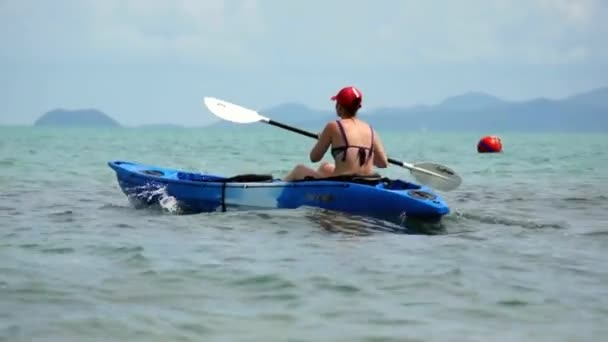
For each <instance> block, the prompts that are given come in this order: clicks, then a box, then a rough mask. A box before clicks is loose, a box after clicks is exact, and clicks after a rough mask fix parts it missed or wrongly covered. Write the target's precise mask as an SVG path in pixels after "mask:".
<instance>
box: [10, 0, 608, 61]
mask: <svg viewBox="0 0 608 342" xmlns="http://www.w3.org/2000/svg"><path fill="white" fill-rule="evenodd" d="M607 15H608V4H607V2H606V1H602V0H530V1H511V0H495V1H482V0H469V1H458V2H456V1H450V2H448V1H438V0H429V1H424V2H423V1H406V0H383V1H382V2H377V3H374V2H370V1H367V0H350V1H338V0H336V1H329V2H328V1H324V0H309V1H307V2H295V1H259V0H234V1H226V0H175V1H171V0H166V1H162V0H104V1H98V0H81V1H69V0H56V1H52V2H51V1H37V2H33V1H31V2H30V1H19V0H6V1H3V2H0V20H1V21H2V22H3V23H4V27H5V28H6V29H3V30H2V32H0V43H1V44H2V46H3V47H4V48H3V49H2V52H0V54H1V55H0V57H4V58H5V59H10V60H13V61H22V60H24V59H25V60H29V61H34V62H49V61H50V62H63V63H91V64H94V63H100V62H103V63H155V62H173V63H175V62H177V63H188V64H199V65H207V66H226V67H227V66H230V67H239V66H240V67H243V68H255V67H266V68H281V67H284V68H292V69H293V68H302V69H306V68H308V67H310V66H311V65H314V66H315V67H318V68H321V69H323V68H359V67H365V68H375V67H385V68H394V67H399V66H416V65H428V64H435V65H440V64H455V65H460V64H475V63H486V64H529V65H540V64H555V65H560V64H571V63H589V62H602V61H604V60H605V59H606V57H608V48H607V47H606V44H605V43H604V40H605V36H606V35H607V34H608V28H607V26H606V25H607V24H606V21H605V20H604V18H605V17H607Z"/></svg>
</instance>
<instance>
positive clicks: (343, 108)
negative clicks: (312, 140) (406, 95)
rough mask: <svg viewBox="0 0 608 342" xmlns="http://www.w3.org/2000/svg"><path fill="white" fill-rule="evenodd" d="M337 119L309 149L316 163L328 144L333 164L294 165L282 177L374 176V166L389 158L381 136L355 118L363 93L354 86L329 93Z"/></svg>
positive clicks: (312, 159) (328, 124)
mask: <svg viewBox="0 0 608 342" xmlns="http://www.w3.org/2000/svg"><path fill="white" fill-rule="evenodd" d="M331 99H332V100H334V101H336V114H337V115H338V117H340V119H338V120H335V121H330V122H328V123H327V124H326V125H325V128H324V129H323V131H322V132H321V134H320V135H319V139H318V140H317V143H316V144H315V146H314V147H313V148H312V150H311V151H310V161H311V162H313V163H316V162H318V161H320V160H321V159H323V156H324V155H325V153H326V152H327V150H328V149H329V147H330V146H331V154H332V156H333V158H334V162H335V164H331V163H326V162H324V163H321V165H320V166H319V168H318V169H317V170H314V169H311V168H309V167H307V166H305V165H297V166H296V167H295V168H294V169H293V170H292V171H291V172H290V173H289V174H288V175H287V176H286V177H285V178H284V179H283V180H285V181H292V180H298V179H304V178H307V177H312V178H324V177H331V176H339V175H373V174H374V171H373V168H374V166H376V167H379V168H386V167H387V166H388V160H387V157H386V154H385V153H384V147H383V145H382V142H381V141H380V137H379V136H378V134H377V133H375V132H374V129H373V128H372V127H371V126H370V125H369V124H367V123H366V122H364V121H362V120H360V119H359V118H357V111H358V110H359V108H361V102H362V100H363V96H362V94H361V92H360V91H359V90H358V89H357V88H355V87H345V88H342V89H341V90H340V92H338V94H337V95H335V96H332V98H331Z"/></svg>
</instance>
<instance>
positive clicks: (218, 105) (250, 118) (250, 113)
mask: <svg viewBox="0 0 608 342" xmlns="http://www.w3.org/2000/svg"><path fill="white" fill-rule="evenodd" d="M203 102H204V103H205V106H206V107H207V108H208V109H209V111H211V113H213V114H214V115H215V116H217V117H219V118H221V119H224V120H227V121H231V122H235V123H241V124H248V123H254V122H259V121H265V122H268V121H270V119H268V118H267V117H264V116H262V115H260V114H259V113H258V112H256V111H254V110H251V109H247V108H244V107H241V106H239V105H236V104H234V103H230V102H227V101H224V100H220V99H216V98H214V97H205V98H204V99H203Z"/></svg>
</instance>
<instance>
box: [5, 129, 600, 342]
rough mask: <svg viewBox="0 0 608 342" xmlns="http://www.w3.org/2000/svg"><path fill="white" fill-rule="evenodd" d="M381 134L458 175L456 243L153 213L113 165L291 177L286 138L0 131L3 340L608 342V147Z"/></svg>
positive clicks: (330, 221) (314, 221) (302, 145)
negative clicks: (134, 203) (494, 150)
mask: <svg viewBox="0 0 608 342" xmlns="http://www.w3.org/2000/svg"><path fill="white" fill-rule="evenodd" d="M380 133H381V134H383V135H382V137H383V140H384V143H385V145H386V148H387V150H388V153H389V156H391V157H393V158H395V159H399V160H404V161H408V162H414V161H421V160H430V161H434V162H437V163H441V164H444V165H447V166H450V167H452V168H453V169H455V170H456V171H457V172H458V173H459V174H460V175H461V176H462V178H463V184H462V185H461V186H460V187H459V188H458V189H457V190H455V191H452V192H446V193H442V195H443V196H444V198H445V199H446V200H447V201H448V203H449V205H450V207H451V209H452V213H451V214H450V215H448V216H447V217H446V218H445V219H444V220H443V223H442V228H443V233H442V234H439V235H403V234H393V233H388V232H385V231H383V230H381V229H375V228H376V227H374V226H373V224H370V223H365V224H363V223H361V222H357V220H356V219H354V218H352V217H349V216H347V215H338V214H335V215H334V214H331V213H318V212H315V211H314V210H312V209H301V210H300V209H298V210H285V211H272V212H244V213H213V214H199V215H177V214H175V213H173V212H172V211H171V210H167V208H160V209H139V210H138V209H135V208H133V207H131V206H130V204H129V202H128V201H127V199H126V197H125V196H124V195H123V194H122V192H121V191H120V189H119V188H118V185H117V183H116V179H115V176H114V174H113V172H112V170H111V169H110V168H108V167H107V165H106V162H107V161H109V160H115V159H121V160H131V161H138V162H142V163H149V164H154V165H161V166H169V167H179V168H183V169H188V170H194V171H209V172H213V173H219V174H238V173H250V172H259V173H272V174H273V175H276V176H282V175H284V174H285V173H287V172H288V171H289V169H290V168H291V167H292V166H293V165H294V164H296V163H300V162H306V161H307V160H306V159H307V155H308V150H309V148H310V146H311V144H312V143H313V142H314V141H313V140H312V139H310V138H306V137H302V136H299V135H296V134H294V133H290V132H286V131H283V130H280V129H278V128H274V127H269V126H264V125H249V126H234V127H231V128H220V129H205V128H201V129H160V128H153V129H135V128H121V129H75V128H71V129H70V128H68V129H66V128H32V127H2V128H0V236H1V239H0V260H2V262H1V263H0V340H6V341H38V340H39V341H88V340H96V341H97V340H99V341H101V340H103V341H110V340H130V341H136V340H137V341H139V340H141V341H157V340H158V341H166V340H172V341H173V340H180V341H202V340H204V341H404V340H412V341H416V340H420V341H445V340H452V341H488V340H492V341H515V340H534V341H571V340H577V341H582V340H585V341H589V340H598V341H600V340H602V339H603V336H604V335H605V334H606V333H608V328H607V324H606V323H608V309H607V307H608V306H607V304H608V287H607V286H606V284H607V283H608V268H607V267H606V262H607V261H608V258H607V257H606V252H605V251H606V248H608V185H607V184H608V172H607V171H606V170H608V139H607V138H608V136H607V135H599V134H597V135H584V134H539V135H535V134H514V133H509V134H506V133H505V134H500V136H501V138H502V140H503V143H504V145H505V152H504V153H502V154H493V155H490V154H488V155H482V154H477V153H476V150H475V147H476V144H477V141H478V139H479V138H480V137H481V136H482V135H483V134H482V133H470V134H439V133H422V132H417V133H410V132H401V133H397V132H380ZM382 172H383V173H384V174H385V175H388V176H391V177H403V178H405V179H408V180H413V179H412V178H411V177H410V176H409V173H408V171H407V170H405V169H401V168H398V167H394V166H392V167H389V168H388V169H386V170H383V171H382Z"/></svg>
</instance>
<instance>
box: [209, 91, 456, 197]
mask: <svg viewBox="0 0 608 342" xmlns="http://www.w3.org/2000/svg"><path fill="white" fill-rule="evenodd" d="M204 103H205V106H206V107H207V108H208V109H209V110H210V111H211V113H213V114H214V115H216V116H218V117H220V118H222V119H224V120H227V121H231V122H235V123H240V124H248V123H254V122H264V123H267V124H269V125H273V126H276V127H280V128H283V129H286V130H289V131H292V132H296V133H299V134H302V135H305V136H307V137H311V138H314V139H318V138H319V136H318V135H317V134H314V133H311V132H307V131H304V130H301V129H299V128H296V127H292V126H288V125H285V124H283V123H280V122H277V121H274V120H272V119H270V118H267V117H265V116H263V115H260V113H258V112H256V111H255V110H252V109H247V108H244V107H242V106H239V105H236V104H234V103H230V102H227V101H224V100H220V99H217V98H214V97H205V98H204ZM388 162H389V163H391V164H394V165H398V166H401V167H404V168H406V169H409V170H410V172H411V173H412V175H413V176H414V178H416V180H417V181H418V182H420V183H422V184H425V185H427V186H430V187H431V188H435V189H438V190H442V191H450V190H454V189H456V188H457V187H458V186H459V185H460V183H462V179H461V178H460V176H458V175H457V174H456V172H454V171H453V170H452V169H450V168H449V167H447V166H443V165H440V164H436V163H432V162H420V163H415V164H409V163H406V162H402V161H399V160H395V159H392V158H388Z"/></svg>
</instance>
